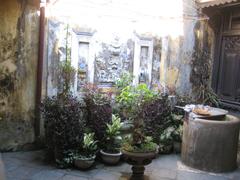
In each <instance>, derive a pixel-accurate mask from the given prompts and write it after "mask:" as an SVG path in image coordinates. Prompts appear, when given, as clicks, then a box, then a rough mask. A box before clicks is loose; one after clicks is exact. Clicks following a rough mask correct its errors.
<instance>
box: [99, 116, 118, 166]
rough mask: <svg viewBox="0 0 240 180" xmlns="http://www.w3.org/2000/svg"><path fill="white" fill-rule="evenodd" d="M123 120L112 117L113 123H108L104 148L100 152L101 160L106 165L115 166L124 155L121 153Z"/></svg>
mask: <svg viewBox="0 0 240 180" xmlns="http://www.w3.org/2000/svg"><path fill="white" fill-rule="evenodd" d="M120 128H121V119H120V118H119V117H118V116H116V115H114V114H113V115H112V123H111V124H109V123H107V129H106V136H105V138H104V146H103V148H102V149H101V150H100V154H101V158H102V160H103V162H104V163H107V164H111V165H115V164H117V163H118V162H119V160H120V157H121V155H122V153H121V151H120V147H121V140H122V138H121V136H119V134H120V131H119V130H120Z"/></svg>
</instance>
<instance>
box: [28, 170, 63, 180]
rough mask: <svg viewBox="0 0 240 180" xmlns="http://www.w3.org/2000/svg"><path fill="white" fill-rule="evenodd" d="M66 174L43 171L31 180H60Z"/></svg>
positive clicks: (55, 171) (30, 178)
mask: <svg viewBox="0 0 240 180" xmlns="http://www.w3.org/2000/svg"><path fill="white" fill-rule="evenodd" d="M64 175H65V174H64V173H63V172H61V171H57V170H42V171H40V172H38V173H36V174H34V175H33V176H32V177H29V178H28V179H29V180H58V179H60V178H62V177H63V176H64Z"/></svg>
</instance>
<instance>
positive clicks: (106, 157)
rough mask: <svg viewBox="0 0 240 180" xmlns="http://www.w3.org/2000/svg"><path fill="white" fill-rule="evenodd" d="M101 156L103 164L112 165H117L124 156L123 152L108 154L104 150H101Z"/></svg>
mask: <svg viewBox="0 0 240 180" xmlns="http://www.w3.org/2000/svg"><path fill="white" fill-rule="evenodd" d="M100 154H101V158H102V160H103V162H104V163H106V164H110V165H116V164H117V163H118V162H119V160H120V158H121V155H122V153H121V152H119V153H107V152H104V151H103V150H100Z"/></svg>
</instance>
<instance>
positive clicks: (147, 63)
mask: <svg viewBox="0 0 240 180" xmlns="http://www.w3.org/2000/svg"><path fill="white" fill-rule="evenodd" d="M134 54H135V56H134V68H133V75H134V84H138V83H146V84H148V85H149V86H150V84H151V80H152V63H153V39H152V38H142V37H139V36H137V35H136V37H135V49H134Z"/></svg>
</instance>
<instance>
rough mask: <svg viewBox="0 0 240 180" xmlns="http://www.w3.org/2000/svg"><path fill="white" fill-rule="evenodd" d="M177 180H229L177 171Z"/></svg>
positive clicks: (221, 177) (217, 176) (227, 179)
mask: <svg viewBox="0 0 240 180" xmlns="http://www.w3.org/2000/svg"><path fill="white" fill-rule="evenodd" d="M176 179H177V180H230V179H229V178H227V177H223V176H219V175H210V174H208V173H206V174H203V173H194V172H186V171H178V172H177V178H176Z"/></svg>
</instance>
